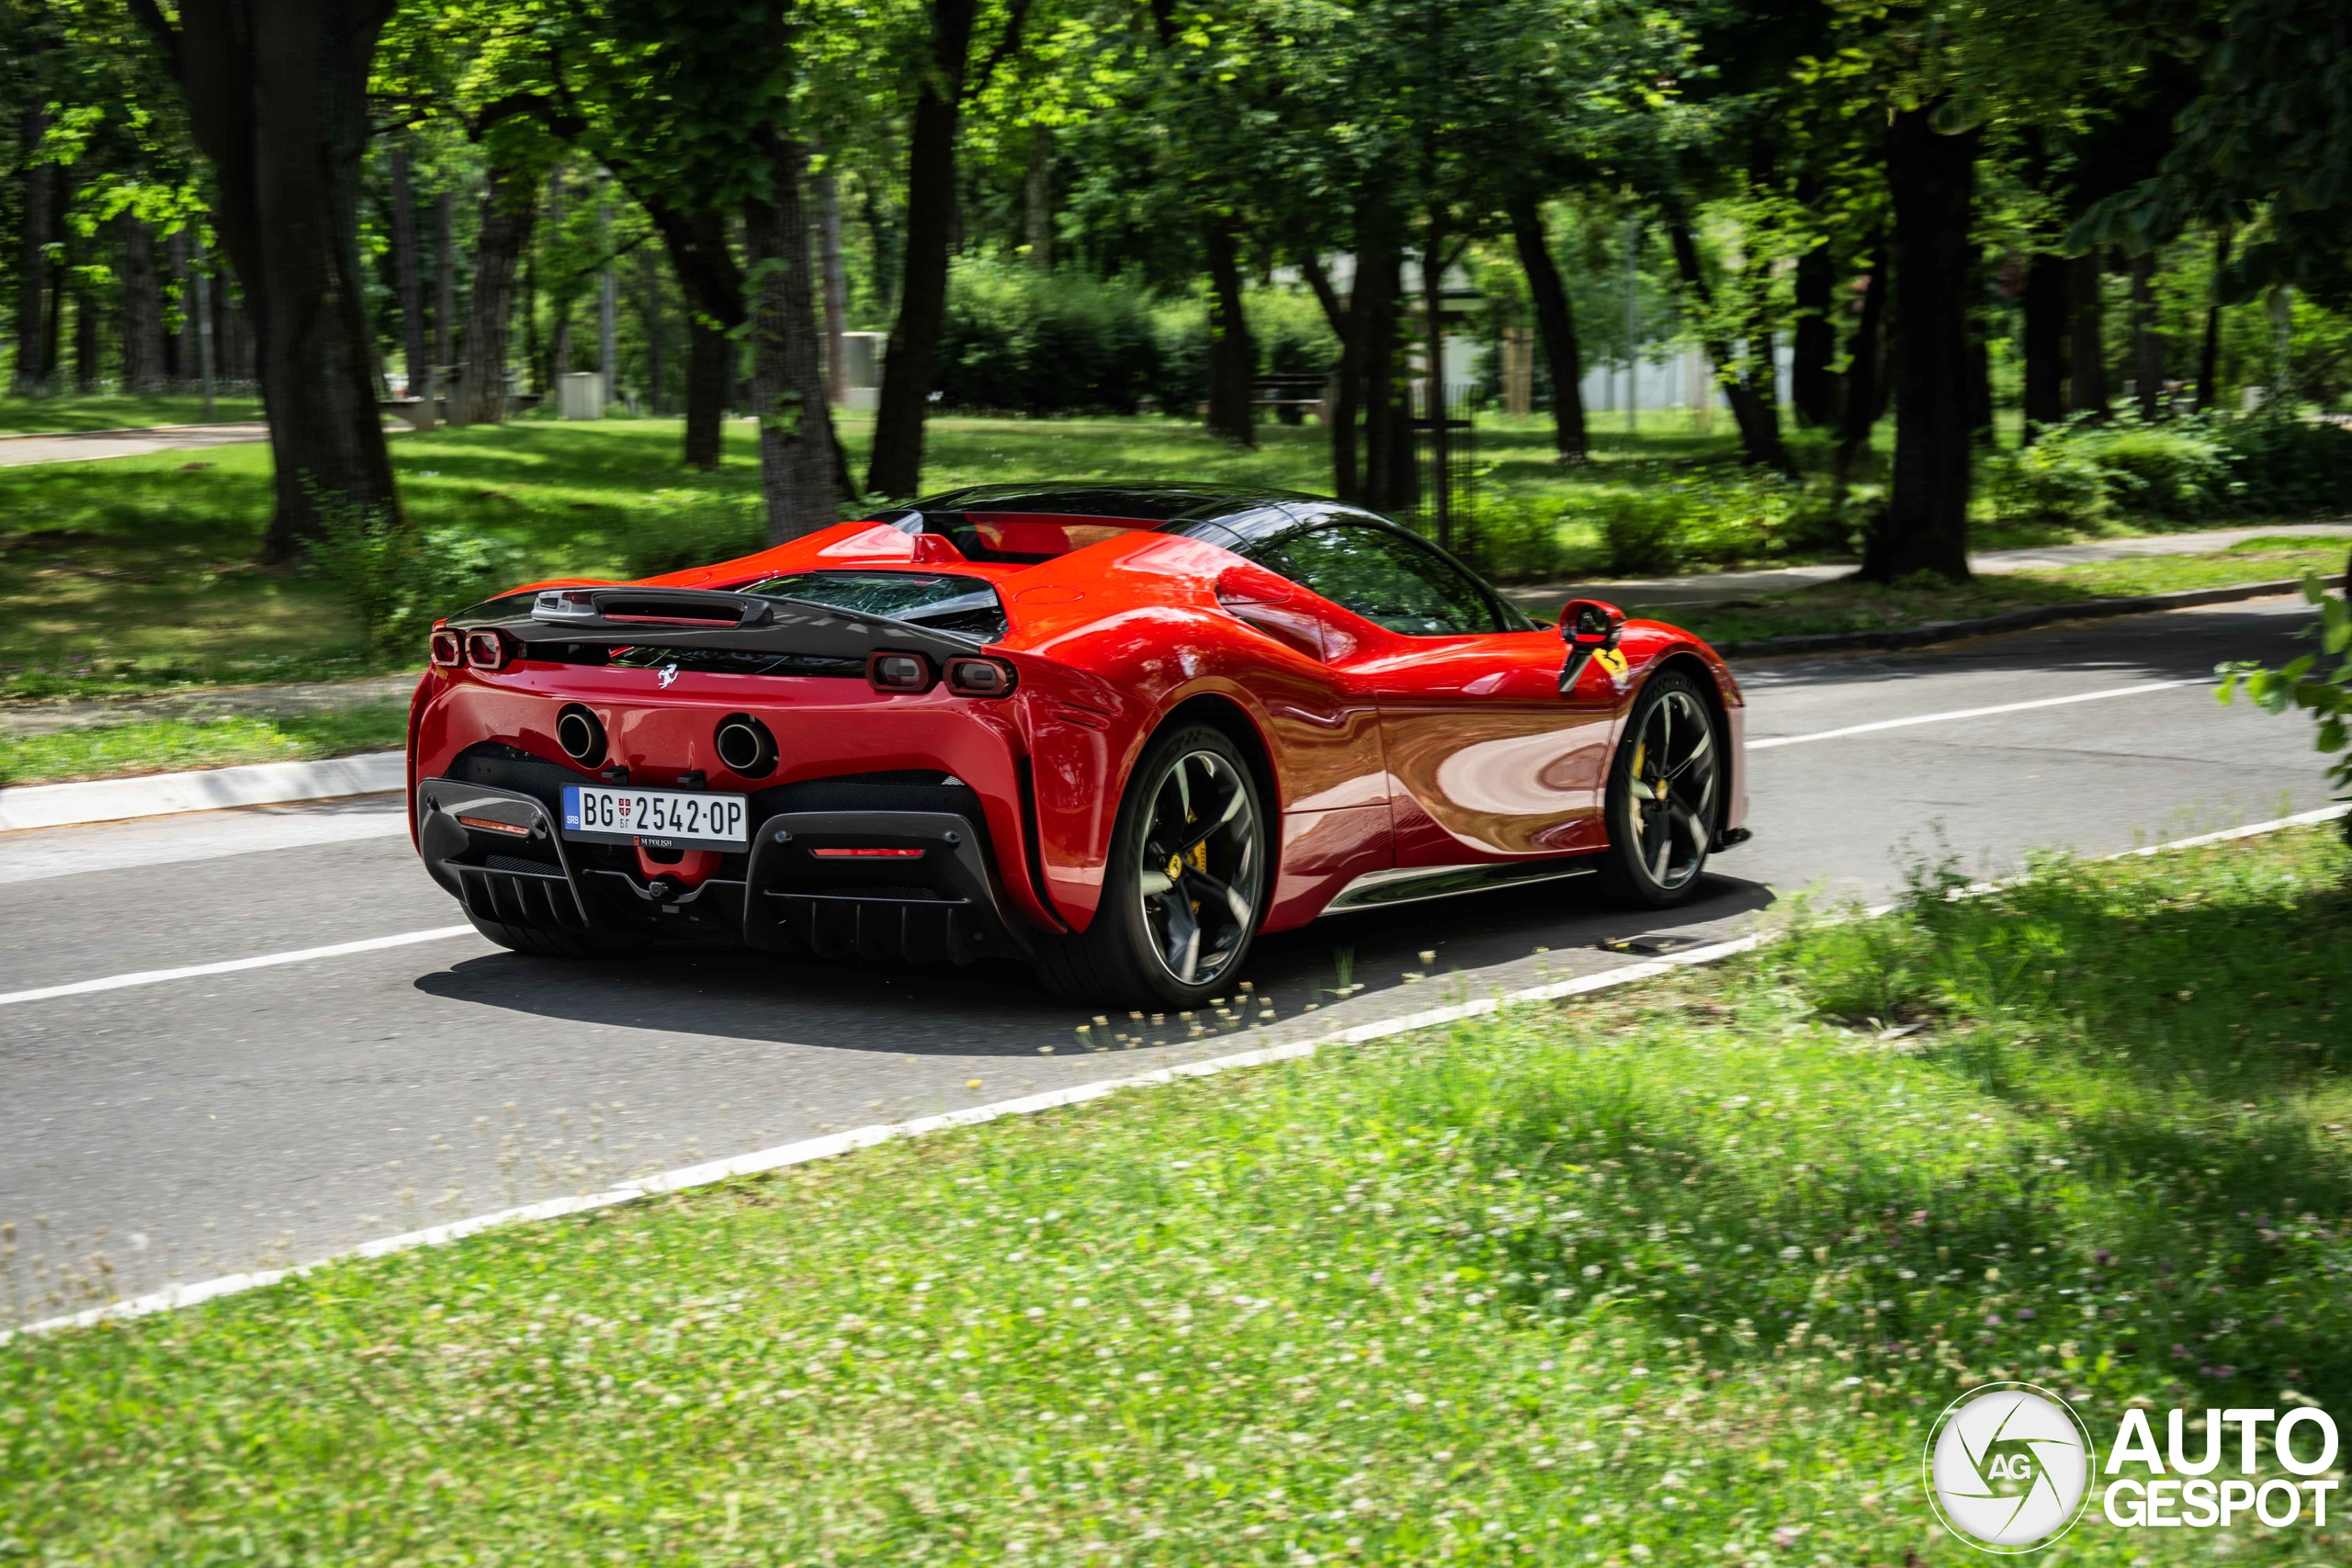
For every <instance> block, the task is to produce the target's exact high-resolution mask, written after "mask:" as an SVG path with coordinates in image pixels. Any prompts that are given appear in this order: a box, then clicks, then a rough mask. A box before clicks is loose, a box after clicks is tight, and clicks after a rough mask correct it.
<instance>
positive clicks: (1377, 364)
mask: <svg viewBox="0 0 2352 1568" xmlns="http://www.w3.org/2000/svg"><path fill="white" fill-rule="evenodd" d="M1355 260H1356V277H1355V284H1354V286H1353V287H1352V288H1350V289H1349V291H1348V321H1349V324H1350V325H1351V326H1353V327H1354V328H1355V336H1356V364H1357V369H1358V375H1359V382H1358V396H1360V397H1361V398H1362V399H1363V488H1362V491H1361V492H1360V499H1361V501H1362V502H1363V504H1364V505H1366V506H1369V507H1371V508H1373V509H1374V510H1375V511H1382V512H1388V511H1399V510H1402V506H1401V504H1400V503H1401V502H1402V499H1403V491H1405V490H1406V489H1407V488H1408V487H1404V486H1399V485H1398V484H1397V469H1398V468H1399V467H1400V464H1399V461H1398V457H1399V454H1398V451H1397V448H1398V446H1400V445H1401V446H1403V448H1404V451H1403V454H1402V457H1403V462H1402V465H1401V466H1402V467H1404V468H1406V469H1407V471H1408V472H1409V471H1410V466H1411V463H1412V460H1413V433H1412V429H1411V427H1410V426H1408V425H1403V424H1401V423H1400V422H1399V421H1398V419H1397V235H1396V231H1394V230H1393V229H1392V228H1391V227H1390V226H1389V221H1388V215H1387V213H1386V212H1385V211H1379V212H1375V213H1374V214H1373V215H1372V217H1371V221H1370V222H1369V223H1368V224H1360V225H1359V226H1358V229H1357V233H1356V258H1355Z"/></svg>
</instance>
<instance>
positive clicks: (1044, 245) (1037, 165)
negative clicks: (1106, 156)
mask: <svg viewBox="0 0 2352 1568" xmlns="http://www.w3.org/2000/svg"><path fill="white" fill-rule="evenodd" d="M1021 229H1022V236H1023V239H1025V240H1026V241H1027V242H1028V245H1029V265H1031V266H1034V267H1035V268H1036V269H1037V270H1038V271H1039V272H1051V271H1053V269H1054V133H1053V130H1052V129H1051V128H1050V127H1047V126H1043V125H1036V126H1032V127H1030V128H1029V169H1028V173H1027V174H1026V175H1024V176H1023V179H1022V182H1021Z"/></svg>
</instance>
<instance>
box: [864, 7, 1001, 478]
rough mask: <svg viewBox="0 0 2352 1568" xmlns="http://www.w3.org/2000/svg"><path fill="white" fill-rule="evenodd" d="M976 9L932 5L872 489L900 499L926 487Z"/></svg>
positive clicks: (870, 465) (869, 472)
mask: <svg viewBox="0 0 2352 1568" xmlns="http://www.w3.org/2000/svg"><path fill="white" fill-rule="evenodd" d="M974 9H975V4H974V0H932V6H931V17H932V33H931V52H932V69H931V70H929V71H927V72H925V73H923V80H922V94H921V96H918V97H917V98H916V99H915V113H914V130H913V133H912V135H911V136H910V139H909V147H908V152H907V242H906V260H905V264H904V265H903V266H902V267H901V269H900V282H899V318H898V321H897V322H896V323H895V324H893V325H892V327H891V328H890V344H889V347H888V350H887V355H888V357H887V358H886V359H885V360H884V361H883V366H882V390H881V395H880V398H879V400H878V402H877V405H876V409H875V414H874V451H873V453H872V455H871V457H869V458H868V460H867V463H866V469H865V488H866V489H867V490H869V491H874V492H876V494H880V495H886V496H890V497H893V498H896V499H900V500H904V499H908V498H910V497H912V496H913V495H914V494H915V493H916V492H917V491H919V490H920V489H921V488H922V435H923V417H924V415H925V414H926V413H928V412H930V406H931V384H932V379H933V375H934V374H935V373H936V371H937V368H938V358H939V334H940V332H941V330H942V328H943V327H944V324H945V321H946V315H947V251H948V244H949V241H950V238H951V236H952V234H953V231H954V229H955V224H956V122H957V120H958V119H959V118H961V116H962V112H963V101H964V75H965V71H966V68H967V62H968V61H969V59H970V56H971V48H972V15H973V11H974Z"/></svg>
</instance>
